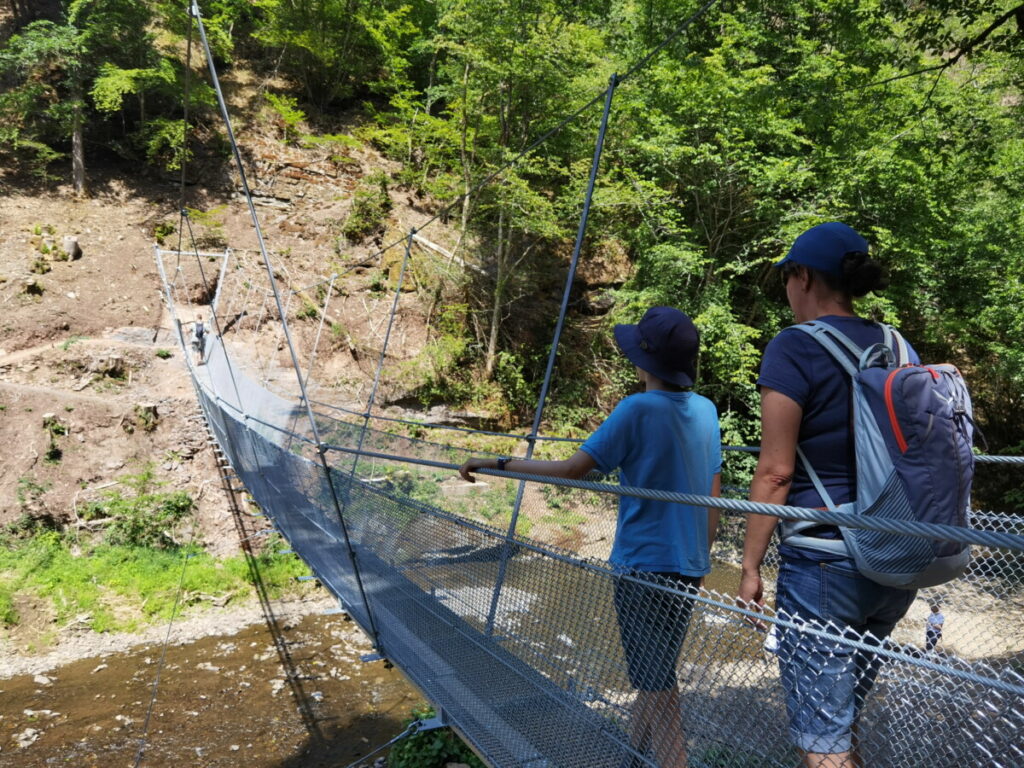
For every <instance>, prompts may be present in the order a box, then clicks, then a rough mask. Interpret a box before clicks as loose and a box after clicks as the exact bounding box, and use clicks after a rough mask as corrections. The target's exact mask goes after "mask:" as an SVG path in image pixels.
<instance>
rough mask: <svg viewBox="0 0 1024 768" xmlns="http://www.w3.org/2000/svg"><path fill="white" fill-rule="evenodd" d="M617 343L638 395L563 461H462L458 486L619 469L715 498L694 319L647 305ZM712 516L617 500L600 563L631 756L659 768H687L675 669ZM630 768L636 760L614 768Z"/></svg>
mask: <svg viewBox="0 0 1024 768" xmlns="http://www.w3.org/2000/svg"><path fill="white" fill-rule="evenodd" d="M615 341H616V342H617V343H618V346H619V349H620V350H621V351H622V353H623V354H624V355H625V356H626V357H627V358H628V359H629V360H630V362H632V363H633V364H634V365H635V366H636V367H637V375H638V376H639V378H640V381H641V383H642V384H643V387H644V391H643V392H641V393H639V394H635V395H631V396H629V397H627V398H626V399H624V400H623V401H622V402H620V403H619V404H618V405H617V406H615V409H614V410H613V411H612V413H611V415H610V416H609V417H608V418H607V419H606V420H605V422H604V423H603V424H602V425H601V426H600V427H598V428H597V431H595V432H594V433H593V434H592V435H591V436H590V437H589V438H588V439H587V441H586V442H585V443H583V445H582V446H581V447H580V449H579V450H578V451H577V452H576V453H575V454H573V455H572V456H571V457H570V458H568V459H565V460H563V461H534V460H525V459H489V458H488V459H484V458H479V459H476V458H474V459H469V460H468V461H467V462H466V463H465V464H463V465H462V468H461V469H460V470H459V473H460V474H461V475H462V477H463V478H464V479H466V480H468V481H469V482H474V478H473V474H472V473H473V472H474V471H475V470H477V469H497V470H510V471H515V472H522V473H524V474H532V475H546V476H550V477H565V478H575V479H578V478H582V477H584V476H585V475H586V474H587V473H588V472H590V471H591V470H592V469H595V468H596V469H598V470H600V471H601V472H603V473H605V474H608V473H610V472H612V471H614V470H615V469H618V470H619V472H620V479H621V482H622V484H623V485H629V486H636V487H640V488H653V489H659V490H664V491H676V492H679V493H691V494H699V495H703V496H718V495H719V493H720V489H721V480H720V472H721V468H722V452H721V434H720V429H719V424H718V412H717V410H716V409H715V406H714V404H713V403H712V402H711V401H710V400H708V399H707V398H706V397H702V396H701V395H698V394H697V393H696V392H694V391H692V387H693V384H694V380H695V379H696V377H697V352H698V347H699V342H700V338H699V334H698V333H697V329H696V327H695V326H694V325H693V322H692V321H691V320H690V318H689V317H687V316H686V315H685V314H683V313H682V312H680V311H679V310H678V309H672V308H670V307H653V308H652V309H650V310H648V311H647V313H646V314H645V315H644V316H643V319H641V320H640V322H639V324H637V325H617V326H615ZM718 517H719V512H718V510H717V509H706V508H704V507H691V506H684V505H682V504H674V503H670V502H664V501H654V500H651V499H639V498H635V497H632V496H620V497H619V514H618V522H617V525H616V531H615V543H614V545H613V546H612V553H611V557H610V561H611V564H612V565H613V567H614V568H615V570H616V571H617V572H618V573H619V574H620V575H619V576H618V577H617V578H616V579H615V610H616V614H617V616H618V623H619V635H620V638H621V641H622V645H623V649H624V651H625V656H626V664H627V670H628V673H629V679H630V682H631V683H632V684H633V686H634V687H635V688H636V689H637V691H638V694H637V699H636V704H635V705H634V708H633V716H632V729H631V731H632V732H631V734H630V741H631V745H632V747H633V749H634V750H636V752H638V753H640V754H645V753H648V752H653V754H654V758H655V759H656V760H657V764H658V766H660V768H685V766H686V764H687V760H686V741H685V734H684V732H683V722H682V713H681V703H680V699H679V689H678V684H677V681H676V661H677V659H678V657H679V652H680V650H681V648H682V645H683V641H684V640H685V638H686V632H687V629H688V626H689V621H690V614H691V613H692V611H693V599H692V598H691V597H689V595H691V594H693V593H695V592H696V591H697V590H698V589H699V588H700V584H701V581H702V579H703V578H704V576H705V575H706V574H707V573H709V572H710V570H711V559H710V549H711V544H712V543H713V542H714V539H715V533H716V531H717V528H718ZM655 584H660V585H666V586H668V587H671V588H672V589H673V590H674V592H667V591H665V590H664V589H659V588H658V587H657V586H655ZM640 764H641V762H640V760H638V759H635V758H634V759H630V760H627V761H626V763H625V764H624V765H625V766H632V765H640Z"/></svg>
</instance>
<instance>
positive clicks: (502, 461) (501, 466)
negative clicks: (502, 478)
mask: <svg viewBox="0 0 1024 768" xmlns="http://www.w3.org/2000/svg"><path fill="white" fill-rule="evenodd" d="M510 461H512V459H510V458H509V457H508V456H502V457H501V458H499V459H498V471H499V472H504V471H505V465H506V464H508V463H509V462H510Z"/></svg>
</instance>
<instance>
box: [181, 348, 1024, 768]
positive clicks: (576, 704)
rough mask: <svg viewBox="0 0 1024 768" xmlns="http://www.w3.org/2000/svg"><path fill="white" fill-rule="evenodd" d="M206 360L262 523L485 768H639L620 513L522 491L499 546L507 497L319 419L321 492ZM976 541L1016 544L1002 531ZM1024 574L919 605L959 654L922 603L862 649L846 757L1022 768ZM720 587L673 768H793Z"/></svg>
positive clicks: (204, 383)
mask: <svg viewBox="0 0 1024 768" xmlns="http://www.w3.org/2000/svg"><path fill="white" fill-rule="evenodd" d="M208 359H209V362H208V364H207V365H206V366H203V367H202V368H197V369H195V370H196V372H197V384H198V386H197V392H198V393H199V398H200V402H201V404H202V407H203V410H204V412H205V413H206V415H207V418H208V419H209V421H210V423H211V426H212V427H213V430H214V432H215V434H216V435H217V438H218V442H219V443H220V444H221V446H222V447H223V449H224V451H225V453H226V454H227V456H228V457H229V459H230V461H231V463H232V466H233V467H234V468H235V470H236V472H237V473H238V474H239V476H240V477H241V478H242V479H243V481H244V482H245V485H246V487H247V488H248V489H249V491H250V492H251V493H252V495H253V497H254V498H255V500H256V502H257V503H258V504H259V505H260V506H261V507H262V508H263V509H264V510H265V512H266V513H267V514H268V516H269V517H270V518H271V519H272V520H273V522H274V525H275V526H276V527H277V528H278V529H279V530H280V531H281V533H282V534H283V535H284V536H285V537H286V538H287V539H288V540H289V541H290V542H291V544H292V546H293V548H294V549H295V550H296V551H297V552H298V553H299V554H300V555H301V556H302V557H303V559H305V560H306V562H307V563H308V564H309V565H310V566H311V568H312V569H313V570H314V572H315V573H316V574H317V576H318V578H320V579H321V581H322V582H323V583H324V584H325V585H326V586H327V587H328V588H329V589H330V590H331V591H332V592H333V593H334V594H336V595H337V596H338V597H339V598H340V599H341V600H342V601H343V602H344V604H345V606H346V609H347V610H348V611H349V612H350V614H351V615H352V616H353V618H355V619H356V620H357V621H358V622H359V623H360V625H361V626H363V627H364V629H366V630H367V631H368V632H369V633H371V634H372V633H373V632H376V640H377V642H378V644H379V647H380V649H381V650H382V652H383V653H384V654H386V655H387V656H388V657H389V658H390V659H391V660H392V661H394V663H395V664H397V665H398V666H399V667H400V668H401V669H402V670H403V671H404V672H405V673H406V674H407V675H408V676H409V678H410V679H411V680H412V681H413V682H414V683H415V684H416V685H417V686H418V687H419V688H420V689H421V690H422V691H423V693H424V695H425V696H426V697H427V698H429V699H430V700H431V701H432V702H433V703H434V704H435V705H436V706H437V707H438V708H439V709H440V710H442V711H443V712H444V714H445V716H446V717H447V719H448V720H449V721H450V722H451V723H452V724H453V725H455V726H456V727H457V728H458V729H459V730H460V732H461V733H462V734H463V735H464V736H465V737H466V738H467V739H468V740H469V741H470V742H471V743H473V745H474V746H475V748H476V749H477V750H478V752H479V753H480V754H481V755H483V756H484V757H485V758H486V759H487V760H488V761H489V762H490V763H491V764H493V765H496V766H567V767H568V766H580V767H582V766H590V767H595V768H603V767H604V766H608V768H617V766H619V765H622V764H624V763H623V761H624V760H625V759H626V758H627V757H629V756H633V757H634V758H635V759H636V762H634V763H633V764H634V765H639V766H645V765H646V766H654V765H655V762H654V761H653V759H652V758H650V757H649V756H646V755H639V754H637V753H634V752H633V751H632V750H631V748H630V747H629V738H628V736H627V733H628V731H629V724H630V718H631V716H632V715H631V707H632V705H633V703H634V701H635V697H636V693H635V691H634V690H633V689H632V687H631V685H630V683H629V680H628V677H627V675H626V662H625V659H624V658H623V652H622V650H621V643H620V638H619V633H618V628H617V623H616V616H615V609H614V606H613V588H614V580H615V575H614V574H613V572H612V571H611V569H610V568H609V567H608V566H607V563H606V561H605V558H606V555H607V549H608V547H610V543H611V541H610V539H611V535H612V532H613V530H614V527H613V525H614V509H615V501H616V498H615V497H614V496H612V495H606V494H598V493H595V492H593V491H588V490H574V489H566V488H558V487H547V486H534V485H530V486H529V489H530V491H529V492H528V493H527V495H526V497H525V501H524V509H525V514H524V517H523V519H524V520H526V521H532V522H531V523H530V524H529V525H527V526H521V530H520V535H517V536H513V537H509V535H508V532H507V531H506V530H504V526H505V525H506V524H507V522H508V520H507V518H503V517H502V515H503V514H507V512H508V508H509V507H510V506H511V499H512V497H513V496H514V487H513V486H512V484H511V483H508V482H507V481H502V480H499V479H496V478H487V479H486V480H487V482H481V483H479V484H478V486H479V487H472V488H467V487H465V484H463V483H461V482H459V481H458V480H457V478H455V477H454V473H453V472H451V471H450V470H445V471H440V470H438V469H436V468H434V467H431V466H430V465H429V464H430V462H432V461H433V462H448V463H457V462H458V461H459V460H461V457H462V455H463V452H462V451H459V450H457V449H454V448H450V447H448V446H445V445H443V444H440V443H434V442H428V441H421V440H415V439H412V438H407V437H402V436H398V435H389V434H387V433H385V432H374V431H369V433H368V434H367V435H366V436H365V439H364V440H363V450H365V451H368V452H370V453H373V454H376V455H377V456H378V458H372V459H371V458H366V457H365V456H364V457H362V458H359V459H358V460H357V458H356V454H355V453H354V450H355V445H356V443H357V440H358V439H359V435H360V432H361V427H360V426H359V425H356V424H352V423H347V422H344V421H341V420H337V419H333V418H331V417H330V416H327V415H324V414H322V413H321V414H317V420H318V422H319V423H320V427H321V434H322V436H323V439H324V442H328V441H329V442H330V445H332V446H333V447H332V448H329V449H325V450H326V452H327V454H328V459H329V461H328V464H329V466H330V479H331V482H330V483H328V482H327V476H326V474H325V472H324V470H323V467H322V465H321V464H320V463H319V462H318V461H317V460H316V459H317V454H316V450H315V446H314V445H313V444H312V442H310V440H309V438H308V436H307V435H304V434H302V433H300V432H291V431H289V428H290V425H291V424H292V422H293V416H294V411H293V408H292V407H291V406H289V405H288V404H287V402H286V401H285V400H284V399H283V398H280V397H278V396H275V395H271V394H270V393H266V392H264V393H263V394H262V395H261V394H260V391H261V390H260V388H259V387H258V386H254V383H253V382H251V381H246V378H245V376H244V374H242V373H241V372H240V371H238V370H236V369H234V368H231V367H230V366H229V365H228V354H227V353H226V351H225V350H223V348H221V347H220V346H219V344H215V346H214V348H213V349H212V350H211V354H210V355H209V357H208ZM232 392H238V393H242V392H244V393H246V394H245V395H244V396H243V397H241V398H239V397H238V396H237V395H233V394H230V393H232ZM255 397H265V398H266V399H265V400H263V402H262V403H255V402H253V400H252V398H255ZM241 404H245V405H246V406H247V408H246V410H252V411H253V412H255V413H259V414H261V415H260V416H258V417H253V416H251V415H249V414H247V413H245V412H243V411H242V409H241V408H239V405H241ZM275 419H276V420H277V421H278V423H276V424H275V423H274V420H275ZM381 455H391V456H394V457H395V458H394V459H393V460H384V459H381V458H379V456H381ZM400 457H404V458H406V459H409V460H415V461H418V462H421V463H419V464H416V463H408V461H404V462H403V461H399V460H398V459H399V458H400ZM357 461H358V463H356V462H357ZM332 493H334V494H337V497H338V499H339V502H340V509H341V511H342V516H343V518H344V521H345V528H344V530H343V529H342V526H341V523H340V522H339V517H338V515H337V514H336V511H335V507H334V504H333V501H332ZM983 520H985V521H988V522H987V524H988V525H989V526H994V528H995V529H998V530H1008V529H1009V530H1017V531H1019V530H1020V522H1021V521H1020V520H1019V518H1015V517H1014V516H1012V515H1010V516H1007V515H1001V516H999V515H989V516H985V517H984V518H983ZM524 532H525V533H528V534H529V535H522V534H524ZM346 533H347V536H348V541H349V543H350V545H351V550H350V549H349V546H348V545H347V544H346V542H345V535H346ZM718 554H719V555H720V556H722V555H726V556H727V555H728V553H727V552H725V551H719V553H718ZM733 554H735V551H734V550H733ZM353 556H354V558H355V562H356V564H357V566H358V569H357V568H356V567H354V565H353ZM1021 558H1022V555H1021V553H1020V552H1019V551H1010V550H1005V551H1000V550H996V549H992V548H988V549H984V548H978V551H977V553H976V557H975V560H974V565H973V566H972V570H971V571H970V572H969V573H968V574H967V575H966V576H965V577H964V578H963V579H962V580H961V581H960V582H955V583H952V584H948V585H944V586H943V587H942V588H939V589H938V590H936V591H934V592H937V594H939V595H940V596H941V599H942V600H943V603H944V605H945V606H946V608H945V611H946V614H947V617H948V618H947V621H949V622H950V623H951V624H953V623H960V624H962V625H964V626H963V627H960V628H959V630H958V631H960V632H963V630H965V629H966V630H967V634H969V635H970V637H969V639H968V640H965V641H962V642H961V641H957V644H956V647H955V651H954V649H953V647H948V646H947V648H946V649H944V650H943V651H942V652H941V653H931V654H927V653H924V652H923V649H922V647H921V646H922V638H921V636H922V635H923V634H924V633H923V624H922V623H921V618H922V615H923V614H922V613H921V611H922V610H925V609H926V606H927V604H928V602H929V601H930V600H932V599H935V595H932V596H929V595H922V596H921V597H920V598H919V602H920V603H921V604H922V605H921V608H920V609H917V608H916V607H915V609H914V610H912V612H911V614H910V616H911V618H910V619H909V620H908V621H907V622H906V626H901V627H900V628H899V629H898V630H897V632H896V633H895V634H894V638H893V641H892V642H890V643H888V644H887V645H885V646H883V647H881V648H879V649H878V653H879V654H880V656H881V657H882V658H883V659H884V661H885V664H884V666H883V668H882V672H881V674H880V676H879V680H878V684H877V685H876V686H875V689H874V691H873V692H872V694H871V696H870V698H869V700H868V701H867V703H866V706H865V709H864V713H863V716H862V719H861V733H862V740H861V745H860V749H861V753H862V754H863V755H865V756H866V758H867V759H868V760H869V764H870V765H872V766H883V767H886V766H893V767H896V766H900V767H901V768H902V767H904V766H907V767H909V766H917V765H924V764H928V765H930V766H950V768H952V766H962V765H991V766H1007V767H1008V766H1011V765H1019V764H1021V763H1022V762H1024V745H1022V742H1021V738H1020V733H1021V732H1024V706H1022V701H1024V676H1022V674H1021V671H1022V658H1024V654H1022V651H1024V646H1022V642H1024V637H1022V634H1021V632H1020V622H1021V616H1022V612H1021V606H1022V595H1024V589H1022V587H1024V584H1022V571H1024V569H1022V568H1021V564H1022V559H1021ZM503 561H504V563H505V566H506V568H505V570H504V576H502V568H501V565H502V563H503ZM734 578H735V566H733V565H730V564H729V563H728V562H722V561H721V560H720V561H719V562H718V563H716V567H715V572H714V573H713V574H712V576H711V577H710V579H709V583H708V587H709V589H707V590H705V591H702V593H701V594H700V595H699V596H698V597H697V598H696V608H695V610H694V615H693V618H692V620H691V626H690V632H689V635H688V636H687V639H686V642H685V644H684V646H683V650H682V653H681V654H680V660H679V664H678V672H677V678H678V684H679V690H680V699H681V710H682V717H683V724H684V729H685V733H686V738H687V743H688V748H689V753H690V761H689V763H690V764H691V765H695V766H704V765H706V766H791V765H794V764H795V763H796V761H797V759H798V755H797V752H796V751H795V749H794V748H793V747H792V746H791V745H790V739H789V737H788V734H787V732H786V711H785V707H784V697H783V692H782V689H781V686H780V681H779V673H778V666H777V663H776V661H775V659H774V658H773V657H772V656H771V655H770V654H768V653H766V652H765V651H764V650H763V648H762V643H763V641H764V635H763V634H762V633H759V632H757V631H756V630H754V629H753V628H751V627H750V626H749V625H748V624H746V623H745V622H744V621H743V615H742V614H741V612H739V610H738V609H737V608H735V607H734V605H733V604H732V601H731V599H730V598H728V597H727V596H726V595H727V594H728V593H730V592H731V591H732V589H733V586H734V585H733V583H732V582H731V581H730V580H731V579H734ZM360 580H361V585H360V583H359V581H360ZM360 586H361V589H360ZM665 589H666V590H670V588H669V587H665ZM769 619H770V620H773V621H776V622H779V623H781V624H782V625H783V626H785V625H786V622H785V621H784V620H780V619H779V618H778V617H769ZM820 631H823V632H826V633H827V632H828V631H829V628H828V627H825V628H821V630H820ZM950 631H951V632H952V629H951V630H950ZM834 635H835V632H834V631H833V636H834ZM958 636H959V635H958ZM853 642H856V639H854V640H853Z"/></svg>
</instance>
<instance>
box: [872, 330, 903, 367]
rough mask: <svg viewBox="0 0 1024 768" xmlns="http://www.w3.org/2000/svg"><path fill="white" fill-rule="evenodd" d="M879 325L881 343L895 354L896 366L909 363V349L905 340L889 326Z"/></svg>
mask: <svg viewBox="0 0 1024 768" xmlns="http://www.w3.org/2000/svg"><path fill="white" fill-rule="evenodd" d="M879 325H880V326H881V327H882V342H883V343H884V344H885V346H887V347H888V348H889V349H891V350H892V351H893V352H894V353H895V354H896V365H907V364H908V363H909V362H910V347H909V346H908V345H907V341H906V339H904V338H903V337H902V336H901V335H900V332H899V331H897V330H896V329H895V328H893V327H892V326H891V325H886V324H885V323H879Z"/></svg>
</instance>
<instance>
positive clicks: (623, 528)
mask: <svg viewBox="0 0 1024 768" xmlns="http://www.w3.org/2000/svg"><path fill="white" fill-rule="evenodd" d="M721 442H722V441H721V433H720V429H719V425H718V412H717V411H716V409H715V406H714V403H712V402H711V401H710V400H708V399H707V398H706V397H702V396H701V395H698V394H696V393H695V392H663V391H660V390H655V391H651V392H643V393H641V394H637V395H631V396H630V397H627V398H626V399H625V400H623V401H622V402H620V403H619V404H618V405H617V406H616V407H615V410H613V411H612V413H611V415H610V416H609V417H608V419H607V420H606V421H605V422H604V423H603V424H602V425H601V426H600V427H598V428H597V431H595V432H594V434H592V435H591V436H590V437H589V438H588V439H587V441H586V442H585V443H584V444H583V445H582V446H581V447H580V449H581V450H583V451H586V452H587V453H588V454H589V455H590V457H591V458H593V459H594V462H595V463H596V464H597V467H598V469H599V470H600V471H601V472H604V473H610V472H612V471H614V470H615V469H616V468H617V469H619V477H620V480H621V483H622V485H631V486H636V487H640V488H653V489H657V490H664V491H677V492H680V493H693V494H700V495H703V496H707V495H709V494H710V493H711V481H712V478H713V476H714V475H715V474H716V473H718V472H720V471H721V469H722V445H721ZM610 560H611V562H612V564H613V565H616V566H621V567H623V568H628V569H632V570H637V571H648V572H651V571H655V572H675V573H681V574H684V575H686V576H704V575H705V574H707V573H708V572H710V570H711V561H710V557H709V554H708V515H707V509H706V508H705V507H691V506H687V505H683V504H673V503H670V502H663V501H654V500H651V499H638V498H635V497H632V496H621V497H620V498H619V517H618V524H617V526H616V530H615V543H614V545H613V546H612V554H611V558H610Z"/></svg>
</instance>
